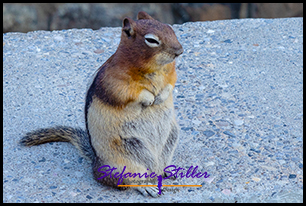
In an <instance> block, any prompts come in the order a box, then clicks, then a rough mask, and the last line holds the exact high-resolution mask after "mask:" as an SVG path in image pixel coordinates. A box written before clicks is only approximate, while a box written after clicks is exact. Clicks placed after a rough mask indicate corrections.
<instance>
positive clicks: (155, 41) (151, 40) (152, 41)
mask: <svg viewBox="0 0 306 206" xmlns="http://www.w3.org/2000/svg"><path fill="white" fill-rule="evenodd" d="M145 42H146V44H147V45H148V46H149V47H158V46H159V45H160V40H159V38H158V37H157V36H155V35H154V34H147V35H145Z"/></svg>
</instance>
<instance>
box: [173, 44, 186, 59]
mask: <svg viewBox="0 0 306 206" xmlns="http://www.w3.org/2000/svg"><path fill="white" fill-rule="evenodd" d="M183 52H184V49H183V47H182V46H180V48H179V49H177V50H176V51H175V57H178V56H180V55H181V54H182V53H183Z"/></svg>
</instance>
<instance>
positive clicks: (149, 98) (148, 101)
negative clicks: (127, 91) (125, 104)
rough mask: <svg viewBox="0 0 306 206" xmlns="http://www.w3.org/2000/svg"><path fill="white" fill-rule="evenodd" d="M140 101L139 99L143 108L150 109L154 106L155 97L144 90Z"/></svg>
mask: <svg viewBox="0 0 306 206" xmlns="http://www.w3.org/2000/svg"><path fill="white" fill-rule="evenodd" d="M138 99H139V102H140V104H142V106H145V107H148V106H151V105H152V104H153V102H154V95H153V94H152V93H151V92H149V91H148V90H142V92H141V93H140V95H139V97H138Z"/></svg>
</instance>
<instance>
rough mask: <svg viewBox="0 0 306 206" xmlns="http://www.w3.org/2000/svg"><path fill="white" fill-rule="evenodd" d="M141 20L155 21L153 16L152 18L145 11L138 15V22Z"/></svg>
mask: <svg viewBox="0 0 306 206" xmlns="http://www.w3.org/2000/svg"><path fill="white" fill-rule="evenodd" d="M139 19H153V17H152V16H150V15H149V14H147V13H146V12H144V11H140V12H139V13H138V15H137V20H139Z"/></svg>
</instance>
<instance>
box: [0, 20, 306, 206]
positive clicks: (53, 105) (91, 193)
mask: <svg viewBox="0 0 306 206" xmlns="http://www.w3.org/2000/svg"><path fill="white" fill-rule="evenodd" d="M173 27H174V30H175V32H176V34H177V37H178V39H179V41H180V42H181V44H182V46H183V47H184V53H183V54H182V55H181V57H180V58H179V59H178V60H177V73H178V81H177V83H176V87H175V89H174V104H175V110H176V115H177V122H178V124H179V126H180V129H181V131H180V141H179V144H178V147H177V150H176V152H175V155H174V159H173V164H174V165H176V166H177V167H183V168H186V169H187V168H189V167H190V166H198V171H200V172H207V173H208V174H209V175H210V176H209V177H208V178H203V177H202V178H199V179H197V178H195V179H193V178H188V179H187V178H177V179H176V180H174V182H173V184H178V185H202V187H176V188H175V187H174V188H167V193H166V194H165V195H163V196H161V197H159V198H151V197H143V196H141V195H140V194H139V193H137V192H136V191H134V190H127V191H118V190H115V189H112V188H109V187H106V186H101V185H99V184H98V183H96V182H95V180H94V179H93V177H92V173H91V166H90V164H89V163H88V162H87V161H85V159H83V158H82V157H81V156H80V155H79V153H78V151H77V149H76V148H74V147H73V146H72V145H70V144H68V143H48V144H44V145H40V146H35V147H32V148H25V147H21V146H20V145H19V144H18V141H19V140H20V138H21V137H22V135H24V134H25V133H26V132H29V131H31V130H33V129H37V128H42V127H50V126H55V125H68V126H79V127H82V128H84V127H85V125H84V114H83V109H84V99H85V94H86V87H87V84H88V82H89V80H90V78H91V76H92V75H93V74H94V72H95V71H96V69H98V68H99V66H101V65H102V64H103V63H104V62H105V61H106V60H107V59H108V58H109V57H110V56H111V54H113V53H114V52H115V50H116V48H117V45H118V43H119V40H120V39H119V38H120V31H121V30H120V28H118V27H117V28H102V29H100V30H91V29H72V30H65V31H53V32H48V31H34V32H29V33H25V34H24V33H5V34H3V202H12V203H14V202H302V201H303V18H286V19H247V20H228V21H213V22H195V23H185V24H183V25H174V26H173Z"/></svg>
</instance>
